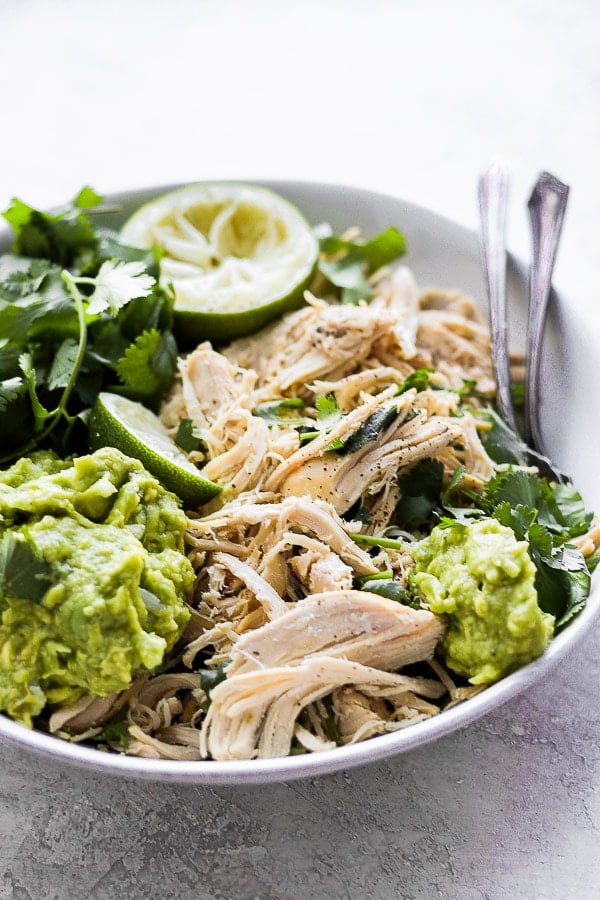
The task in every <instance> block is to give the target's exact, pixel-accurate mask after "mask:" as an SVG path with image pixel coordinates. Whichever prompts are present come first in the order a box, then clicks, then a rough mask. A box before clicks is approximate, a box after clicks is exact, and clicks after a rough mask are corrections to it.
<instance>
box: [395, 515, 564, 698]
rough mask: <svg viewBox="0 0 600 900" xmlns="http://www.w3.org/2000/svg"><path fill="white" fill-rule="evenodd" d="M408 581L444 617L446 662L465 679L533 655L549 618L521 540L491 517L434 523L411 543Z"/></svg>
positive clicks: (489, 675) (490, 675)
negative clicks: (411, 566) (470, 521)
mask: <svg viewBox="0 0 600 900" xmlns="http://www.w3.org/2000/svg"><path fill="white" fill-rule="evenodd" d="M412 555H413V559H414V561H415V564H416V567H415V572H416V574H415V576H414V582H415V585H416V586H417V588H418V589H419V591H420V592H421V593H422V595H423V598H424V600H425V602H426V603H427V605H428V607H429V608H430V609H431V610H432V612H434V613H438V614H442V615H444V616H445V617H446V621H447V630H446V634H445V637H444V639H443V644H442V649H443V651H444V653H445V657H446V663H447V664H448V666H449V668H451V669H453V670H454V671H455V672H458V673H459V674H461V675H465V676H466V677H467V678H468V679H469V681H470V682H471V683H472V684H487V683H489V682H492V681H497V680H498V679H499V678H502V677H503V676H504V675H507V674H508V673H509V672H512V671H513V670H514V669H517V668H518V667H519V666H522V665H524V664H525V663H528V662H531V660H533V659H536V658H537V657H538V656H540V655H541V654H542V653H543V652H544V650H545V649H546V647H547V646H548V642H549V641H550V638H551V637H552V631H553V626H554V617H553V616H550V615H548V614H547V613H544V612H542V611H541V609H540V608H539V606H538V602H537V592H536V590H535V587H534V580H535V566H534V564H533V562H532V561H531V559H530V558H529V554H528V549H527V543H526V541H517V539H516V537H515V535H514V532H513V531H512V530H511V529H510V528H506V527H504V526H503V525H500V524H499V522H497V521H496V520H495V519H482V520H479V521H478V522H475V523H474V524H473V525H470V526H463V525H459V524H456V525H455V526H453V527H450V528H442V527H439V526H438V527H437V528H434V529H433V531H432V532H431V534H430V535H429V537H427V538H426V539H425V540H424V541H421V542H420V543H419V544H417V546H416V547H415V548H414V550H413V552H412Z"/></svg>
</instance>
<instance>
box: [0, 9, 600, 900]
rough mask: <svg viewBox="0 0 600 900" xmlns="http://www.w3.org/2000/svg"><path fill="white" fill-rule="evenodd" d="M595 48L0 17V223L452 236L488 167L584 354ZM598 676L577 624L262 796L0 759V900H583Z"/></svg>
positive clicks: (1, 745)
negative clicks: (146, 197)
mask: <svg viewBox="0 0 600 900" xmlns="http://www.w3.org/2000/svg"><path fill="white" fill-rule="evenodd" d="M599 34H600V9H599V7H598V4H597V3H595V2H594V0H587V2H586V0H571V2H569V3H564V2H558V0H547V2H544V3H542V2H541V0H538V2H534V0H507V2H503V3H502V4H486V3H478V2H475V0H456V2H454V3H445V2H443V0H438V2H436V0H424V2H421V3H408V2H402V0H397V2H394V0H370V2H369V3H368V4H366V3H363V2H357V0H345V2H344V0H331V2H315V0H305V2H303V3H288V4H284V3H281V2H280V3H276V2H269V0H254V2H253V3H252V4H251V5H250V4H246V3H243V2H241V0H240V2H236V0H221V2H217V0H200V2H185V0H172V2H170V3H168V4H166V3H159V2H153V0H147V2H141V0H139V2H138V0H136V2H126V0H120V2H116V0H104V2H102V3H98V2H95V3H92V2H86V0H80V2H79V3H76V2H74V0H73V2H64V0H63V2H58V0H57V2H50V0H46V2H43V0H0V84H1V85H2V91H1V99H0V113H1V123H2V124H1V131H0V134H1V140H0V206H2V208H4V207H5V206H6V205H7V203H8V201H9V199H10V197H12V196H13V195H15V194H16V195H19V196H21V197H23V198H24V199H26V200H28V201H30V202H32V203H35V204H39V205H42V206H45V205H51V204H53V203H59V202H62V201H63V200H65V199H66V198H67V197H70V196H72V195H74V194H75V193H76V192H77V190H78V189H79V188H80V187H81V186H82V185H83V184H85V183H91V184H93V185H94V186H95V187H96V188H97V189H98V190H100V191H102V192H104V191H106V192H108V191H111V190H119V189H124V188H128V187H136V186H143V185H149V184H160V183H168V182H174V181H185V180H194V179H201V178H210V177H243V178H248V179H251V178H253V177H254V178H259V177H288V178H307V179H320V180H325V181H339V182H347V183H351V184H355V185H358V186H362V187H370V188H374V189H378V190H383V191H387V192H389V193H393V194H396V195H398V196H404V197H405V198H406V199H408V200H411V201H413V202H416V203H420V204H422V205H424V206H429V207H431V208H433V209H435V210H437V211H438V212H441V213H443V214H445V215H447V216H449V217H451V218H454V219H456V220H458V221H460V222H462V223H463V224H466V225H468V226H471V227H475V225H476V206H475V201H474V186H475V181H476V177H477V174H478V173H479V171H480V170H481V169H482V168H483V167H484V166H485V165H487V163H488V162H489V161H490V159H491V158H492V157H493V156H497V155H499V156H501V157H502V158H504V159H505V160H506V161H507V162H508V163H509V164H510V165H511V167H512V170H513V173H514V174H513V198H514V204H515V207H514V210H513V212H512V213H511V220H510V241H509V243H510V245H511V247H512V249H514V250H515V251H516V252H517V253H519V254H521V255H522V256H527V255H528V252H529V244H528V237H527V225H526V217H525V214H524V211H523V204H522V203H521V198H525V197H526V196H527V194H528V192H529V190H530V187H531V185H532V183H533V181H534V180H535V177H536V176H537V173H538V172H539V171H540V170H541V169H542V168H548V169H549V170H550V171H554V172H555V173H556V174H558V175H560V176H561V177H562V178H563V179H564V180H566V181H568V182H569V183H570V184H571V185H572V186H573V192H572V197H571V203H570V209H569V213H568V216H567V221H566V226H565V234H564V239H563V243H562V246H561V253H560V257H559V262H558V267H557V278H556V281H557V283H558V285H559V287H562V288H564V289H565V291H567V292H568V293H569V294H570V295H571V296H576V297H578V309H579V313H580V315H581V316H582V317H585V319H586V321H588V322H589V330H590V339H593V340H599V346H600V324H599V322H600V320H599V315H598V311H597V308H598V296H597V295H598V288H597V284H598V250H597V246H598V211H599V210H600V178H599V176H598V159H599V158H600V120H599V116H598V105H599V101H600V56H599V55H598V35H599ZM594 377H596V382H594V381H593V379H592V385H593V384H594V383H597V375H596V376H594ZM593 394H594V392H593V391H592V396H591V398H590V402H591V403H593V402H595V397H594V395H593ZM584 452H587V453H589V454H590V459H593V458H595V450H594V448H586V449H585V450H584ZM599 658H600V639H599V636H598V629H596V631H595V632H594V633H590V634H589V636H588V637H587V638H586V640H585V641H584V642H582V643H581V644H580V645H579V646H578V648H577V649H576V651H575V652H574V653H573V654H572V655H571V656H570V657H569V658H568V659H567V660H565V661H563V662H562V663H561V664H560V665H559V666H558V667H557V668H556V669H555V670H554V672H553V673H552V674H551V676H550V677H549V678H548V679H547V681H546V683H544V684H539V685H537V686H536V687H535V688H533V689H532V690H530V691H529V692H528V693H527V694H526V695H524V696H522V697H520V698H519V699H518V700H514V701H511V702H510V703H509V704H507V705H506V706H505V707H503V708H501V709H499V710H497V711H496V712H495V713H494V714H492V715H489V716H487V717H486V718H485V719H484V720H482V721H480V722H479V723H477V724H475V725H473V726H471V727H469V728H468V729H466V730H465V731H464V732H462V733H460V734H455V735H452V736H451V737H448V738H445V739H443V740H441V741H440V742H438V743H436V744H434V745H430V746H428V747H426V748H424V749H422V750H418V751H414V752H411V753H409V754H406V755H404V756H401V757H397V758H394V759H391V760H389V761H387V762H385V763H381V764H377V765H372V766H370V767H367V768H364V769H360V770H353V771H351V772H340V773H338V774H337V775H334V776H328V777H323V778H320V779H316V780H310V781H303V782H294V783H290V784H287V785H286V784H281V785H275V786H272V787H267V788H260V787H253V788H246V789H241V788H235V789H233V788H216V789H207V788H202V787H194V786H183V785H182V786H173V785H160V784H150V783H147V782H141V781H139V782H127V781H125V780H123V779H121V778H110V777H107V776H106V775H100V774H97V773H95V772H93V771H83V770H80V769H72V768H69V767H67V766H65V765H64V764H59V763H57V762H50V761H48V760H44V759H42V758H40V757H38V756H36V755H33V754H31V753H29V752H27V751H25V750H23V749H21V748H17V747H15V746H14V745H11V744H8V743H7V742H0V759H1V763H2V765H1V768H0V897H2V898H14V900H28V898H32V900H63V898H95V900H104V898H106V900H109V898H110V900H112V898H127V900H145V898H160V900H163V898H164V900H169V898H178V900H188V898H190V900H191V898H197V900H230V898H232V900H233V898H235V900H237V898H240V900H242V898H260V900H304V898H315V900H321V898H350V900H357V898H363V897H369V898H373V900H388V898H396V897H400V898H407V900H410V898H415V900H421V898H426V900H427V898H436V897H440V898H444V900H446V898H459V900H482V898H486V900H496V898H521V897H522V898H534V900H538V898H544V900H545V898H548V900H563V898H569V900H570V898H574V900H575V898H576V900H580V898H581V900H586V898H590V900H591V898H596V897H598V896H599V895H600V859H599V856H598V845H599V844H598V837H599V835H598V829H599V828H600V793H599V791H598V775H599V771H600V766H599V756H600V750H599V746H600V742H599V738H600V727H599V715H598V700H597V696H598V679H599V674H600V672H599V669H600V665H599V663H598V659H599Z"/></svg>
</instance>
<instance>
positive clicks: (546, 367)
mask: <svg viewBox="0 0 600 900" xmlns="http://www.w3.org/2000/svg"><path fill="white" fill-rule="evenodd" d="M266 185H267V186H268V187H271V188H272V189H273V190H275V191H278V192H279V193H281V194H283V195H284V196H286V197H288V198H289V199H290V200H291V201H292V202H293V203H296V204H297V205H298V206H299V207H300V209H301V210H302V211H303V212H304V214H305V215H306V217H307V218H308V220H309V221H311V222H313V223H315V224H316V223H318V222H322V221H327V222H329V223H330V224H331V225H332V226H333V228H334V229H337V230H342V229H344V228H347V227H348V226H350V225H360V226H361V228H362V229H363V230H364V232H365V233H366V234H370V233H375V232H377V231H380V230H382V229H383V228H385V227H387V226H388V225H396V226H397V227H398V228H400V230H401V231H403V232H404V233H405V234H406V236H407V240H408V245H409V251H408V254H407V256H406V258H405V261H406V263H407V264H408V265H410V267H411V268H412V270H413V271H414V273H415V275H416V277H417V280H418V281H419V283H420V284H421V285H422V286H423V287H425V286H428V285H436V286H440V287H448V288H460V289H461V290H463V291H465V292H467V293H470V294H471V295H472V296H473V297H475V298H476V299H478V300H480V301H481V298H483V296H484V288H483V281H482V275H481V270H480V259H479V246H478V240H477V236H476V235H475V234H474V233H472V232H469V231H467V230H466V229H465V228H462V227H461V226H459V225H457V224H455V223H453V222H451V221H449V220H448V219H445V218H442V217H440V216H438V215H436V214H435V213H433V212H430V211H428V210H425V209H422V208H420V207H417V206H414V205H411V204H409V203H406V202H404V201H402V200H399V199H397V198H394V197H390V196H387V195H384V194H376V193H373V192H370V191H365V190H360V189H357V188H350V187H345V186H339V185H329V184H318V183H314V182H266ZM177 186H178V185H164V186H159V187H155V188H151V189H148V190H142V191H135V192H131V193H124V194H115V195H111V196H109V197H107V198H106V200H107V203H108V204H110V205H111V206H118V207H119V208H120V211H119V212H114V213H105V214H103V216H102V220H103V223H104V224H107V225H111V226H113V227H118V226H119V224H120V223H121V222H122V221H124V219H125V218H126V217H127V216H128V215H129V214H130V213H131V212H132V211H133V210H134V209H135V208H136V207H137V206H139V205H140V204H141V203H143V202H145V201H146V200H149V199H151V198H152V197H153V196H156V195H158V194H160V193H163V192H165V191H167V190H170V189H172V188H174V187H177ZM9 245H10V234H9V232H8V230H7V229H4V230H2V231H0V251H2V252H3V251H4V250H6V249H8V247H9ZM508 290H509V295H510V309H511V317H512V323H511V324H512V328H511V331H512V333H513V334H514V335H515V336H516V335H518V334H522V333H523V324H524V322H525V312H526V303H527V300H526V298H527V275H526V269H525V268H524V267H523V266H522V265H520V264H519V263H518V262H516V261H515V260H514V259H511V260H510V263H509V276H508ZM556 299H557V298H556V297H554V303H553V304H551V309H550V319H549V323H548V330H547V334H546V338H545V345H544V360H543V366H542V383H543V384H544V387H545V396H544V406H543V409H542V428H543V432H544V435H545V437H546V443H547V449H548V452H549V453H550V455H551V456H552V458H553V459H554V461H555V462H556V463H557V465H558V466H559V467H560V468H561V469H562V470H563V471H566V472H569V473H570V474H571V475H572V477H573V480H574V482H575V484H576V486H577V487H578V489H579V490H580V491H581V492H582V494H583V496H584V499H585V501H586V505H587V507H588V508H589V509H594V510H600V480H599V479H598V478H597V477H596V476H595V474H594V471H593V470H592V469H591V468H590V469H589V470H588V471H586V470H585V466H583V467H582V463H583V462H585V461H586V460H588V459H589V454H584V455H583V456H582V455H581V454H579V453H578V452H577V451H578V448H579V447H581V446H587V447H590V445H592V446H598V444H600V422H599V421H598V419H595V420H593V421H592V420H591V417H590V415H589V408H588V398H589V394H586V395H584V394H583V392H581V391H577V390H576V385H577V379H576V373H574V371H573V366H572V365H570V363H572V362H573V361H575V360H576V361H577V365H576V369H577V371H586V369H587V371H594V370H595V369H596V360H595V353H594V346H593V344H592V345H590V342H589V341H586V340H584V339H583V335H582V334H581V333H580V332H578V330H577V324H576V322H577V319H576V317H575V316H571V315H570V314H569V311H570V310H571V309H572V307H571V306H570V304H569V301H568V300H567V299H565V298H561V301H560V308H559V307H558V304H557V303H556ZM582 354H583V358H582ZM586 355H587V356H586ZM587 357H589V359H588V358H587ZM566 410H568V414H566V413H565V411H566ZM565 426H567V427H565ZM599 611H600V590H599V585H598V583H596V584H595V585H593V587H592V593H591V595H590V597H589V600H588V603H587V606H586V608H585V610H584V611H583V613H581V615H580V616H578V618H576V619H575V620H574V621H573V622H572V623H571V624H570V625H569V626H568V627H567V628H566V629H565V630H564V631H563V632H562V633H561V634H560V635H559V636H558V637H557V638H556V639H555V640H554V641H553V642H552V643H551V645H550V647H549V649H548V650H547V652H546V653H545V654H544V656H543V657H542V658H541V659H538V660H536V661H535V662H534V663H531V664H530V665H528V666H525V667H524V668H522V669H520V670H519V671H518V672H515V673H514V674H513V675H510V676H509V677H508V678H505V679H504V680H503V681H501V682H499V683H498V684H495V685H493V686H491V687H489V688H488V689H487V690H485V691H484V692H483V693H481V694H478V695H477V696H476V697H474V698H472V699H471V700H469V701H467V702H465V703H463V704H462V705H459V706H456V707H454V708H452V709H450V710H448V711H446V712H442V713H441V714H440V715H438V716H435V717H433V718H431V719H428V720H426V721H424V722H420V723H418V724H416V725H413V726H411V727H409V728H407V729H405V730H402V731H399V732H396V733H394V734H388V735H383V736H380V737H375V738H372V739H371V740H368V741H365V742H363V743H359V744H355V745H352V746H349V747H342V748H337V749H335V750H331V751H327V752H324V753H314V754H306V755H300V756H293V757H286V758H283V759H273V760H247V761H246V760H245V761H239V762H238V761H234V762H171V761H166V760H151V759H141V758H136V757H127V756H120V755H117V754H111V753H106V752H103V751H100V750H95V749H93V748H90V747H83V746H80V745H77V744H70V743H68V742H66V741H62V740H60V739H58V738H54V737H51V736H48V735H45V734H42V733H41V732H37V731H31V730H29V729H27V728H25V727H24V726H22V725H19V724H17V723H15V722H13V721H11V720H10V719H8V718H6V717H5V716H2V715H0V735H2V736H4V737H5V738H8V739H10V740H12V741H15V742H17V743H19V744H22V745H24V746H26V747H28V748H30V749H33V750H35V751H38V752H40V753H43V754H49V755H50V756H53V757H57V758H59V759H62V760H63V761H64V762H68V763H71V764H78V765H83V766H91V767H93V768H94V769H97V770H104V771H106V772H110V773H114V774H122V775H129V776H136V777H142V778H146V779H152V780H161V781H168V780H170V781H190V782H195V783H203V784H251V783H268V782H275V781H287V780H291V779H294V778H302V777H309V776H315V775H319V774H324V773H327V772H333V771H336V770H339V769H345V768H349V767H351V766H359V765H364V764H366V763H369V762H373V761H375V760H378V759H382V758H384V757H387V756H391V755H393V754H396V753H401V752H405V751H407V750H410V749H413V748H415V747H420V746H423V745H424V744H427V743H429V742H430V741H433V740H436V739H437V738H440V737H442V736H444V735H447V734H450V733H451V732H453V731H456V730H457V729H459V728H463V727H465V726H467V725H468V724H469V723H471V722H473V721H474V720H475V719H478V718H479V717H480V716H482V715H485V714H486V713H487V712H489V711H490V710H492V709H494V708H496V707H498V706H500V705H501V704H502V703H504V702H506V701H507V700H509V699H510V698H511V697H514V696H515V695H516V694H519V693H521V692H522V691H524V690H525V689H526V688H528V687H529V686H530V685H531V684H533V683H534V682H535V681H537V680H538V679H540V678H542V677H543V676H545V675H546V674H547V673H548V672H549V670H550V669H551V667H553V666H554V665H555V664H556V663H557V662H558V661H559V660H560V659H561V658H562V657H564V656H565V655H566V654H568V653H569V652H570V651H571V650H572V648H573V647H574V645H575V644H576V643H577V642H578V641H579V640H580V638H581V637H582V636H583V635H584V634H585V633H586V631H587V630H588V629H589V628H590V626H591V623H592V621H593V619H594V618H595V617H596V615H597V614H598V612H599ZM556 677H560V675H559V674H558V675H557V676H556Z"/></svg>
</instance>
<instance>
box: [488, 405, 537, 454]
mask: <svg viewBox="0 0 600 900" xmlns="http://www.w3.org/2000/svg"><path fill="white" fill-rule="evenodd" d="M477 415H478V417H479V418H482V419H484V421H487V422H488V423H489V425H490V429H489V431H487V432H484V433H483V434H482V436H481V438H482V442H483V445H484V447H485V449H486V452H487V454H488V456H489V457H490V458H491V459H493V460H494V462H496V463H510V464H513V465H518V466H523V465H525V464H526V463H527V446H526V445H525V443H524V442H523V441H522V440H521V438H520V437H519V435H518V434H515V432H514V431H513V430H512V429H511V428H509V427H508V425H507V424H506V422H504V421H503V419H501V418H500V416H499V415H498V414H497V413H496V412H495V411H494V410H493V409H482V410H480V411H478V413H477Z"/></svg>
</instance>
